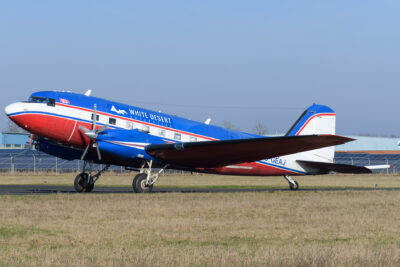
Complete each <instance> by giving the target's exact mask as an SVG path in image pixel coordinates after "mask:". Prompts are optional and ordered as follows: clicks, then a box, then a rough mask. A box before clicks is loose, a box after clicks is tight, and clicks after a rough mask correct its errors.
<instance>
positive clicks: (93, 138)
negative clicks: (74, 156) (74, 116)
mask: <svg viewBox="0 0 400 267" xmlns="http://www.w3.org/2000/svg"><path fill="white" fill-rule="evenodd" d="M92 119H93V121H92V129H91V130H89V129H88V128H86V127H85V126H82V125H81V126H79V130H81V131H82V132H83V133H84V134H85V135H86V136H87V137H89V139H90V142H89V144H88V145H87V146H86V148H85V150H84V151H83V154H82V156H81V160H84V159H85V156H86V154H87V152H88V150H89V147H90V146H92V147H94V148H96V152H97V158H98V159H99V160H101V153H100V148H99V143H98V142H97V141H96V139H97V136H98V135H99V134H100V133H101V132H103V131H104V130H105V129H106V128H107V127H108V125H107V124H104V125H103V126H101V127H100V128H99V129H97V130H96V119H97V106H96V104H94V106H93V118H92Z"/></svg>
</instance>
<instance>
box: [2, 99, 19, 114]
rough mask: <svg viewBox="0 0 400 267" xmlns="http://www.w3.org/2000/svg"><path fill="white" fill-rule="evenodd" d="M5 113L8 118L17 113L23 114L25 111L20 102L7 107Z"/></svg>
mask: <svg viewBox="0 0 400 267" xmlns="http://www.w3.org/2000/svg"><path fill="white" fill-rule="evenodd" d="M4 111H5V113H6V115H7V116H10V115H12V114H14V113H17V112H21V111H23V106H22V103H19V102H17V103H12V104H10V105H8V106H6V107H5V109H4Z"/></svg>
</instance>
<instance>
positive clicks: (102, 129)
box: [96, 124, 108, 133]
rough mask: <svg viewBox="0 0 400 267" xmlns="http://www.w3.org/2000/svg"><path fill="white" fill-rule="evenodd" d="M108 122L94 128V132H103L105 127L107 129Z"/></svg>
mask: <svg viewBox="0 0 400 267" xmlns="http://www.w3.org/2000/svg"><path fill="white" fill-rule="evenodd" d="M107 127H108V124H104V125H103V126H101V127H100V128H99V129H97V130H96V133H101V132H103V131H104V130H105V129H107Z"/></svg>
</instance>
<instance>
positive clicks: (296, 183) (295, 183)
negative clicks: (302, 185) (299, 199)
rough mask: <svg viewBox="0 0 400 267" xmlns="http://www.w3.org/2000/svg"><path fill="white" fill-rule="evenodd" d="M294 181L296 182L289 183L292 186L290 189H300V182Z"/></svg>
mask: <svg viewBox="0 0 400 267" xmlns="http://www.w3.org/2000/svg"><path fill="white" fill-rule="evenodd" d="M293 182H294V184H292V183H289V188H290V190H294V191H295V190H297V189H299V183H298V182H297V181H293Z"/></svg>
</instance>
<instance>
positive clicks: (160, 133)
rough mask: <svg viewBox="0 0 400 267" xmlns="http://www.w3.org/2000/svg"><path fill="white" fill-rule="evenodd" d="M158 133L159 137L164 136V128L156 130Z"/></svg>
mask: <svg viewBox="0 0 400 267" xmlns="http://www.w3.org/2000/svg"><path fill="white" fill-rule="evenodd" d="M158 134H159V135H160V136H161V137H165V130H164V129H160V131H159V132H158Z"/></svg>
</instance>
